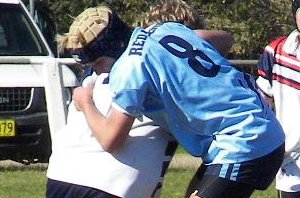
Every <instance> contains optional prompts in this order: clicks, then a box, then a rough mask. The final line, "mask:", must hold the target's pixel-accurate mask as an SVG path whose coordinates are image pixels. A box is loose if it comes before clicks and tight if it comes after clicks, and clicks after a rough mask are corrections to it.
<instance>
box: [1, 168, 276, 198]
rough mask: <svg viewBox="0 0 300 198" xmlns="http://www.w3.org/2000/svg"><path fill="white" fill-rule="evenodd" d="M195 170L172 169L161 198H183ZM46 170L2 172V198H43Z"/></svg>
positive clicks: (266, 197)
mask: <svg viewBox="0 0 300 198" xmlns="http://www.w3.org/2000/svg"><path fill="white" fill-rule="evenodd" d="M194 171H195V170H193V169H170V170H169V171H168V172H167V175H166V178H165V183H164V186H163V190H162V196H161V198H183V197H184V194H185V189H186V187H187V185H188V182H189V180H190V179H191V177H192V175H193V173H194ZM45 174H46V172H45V170H32V169H22V170H1V171H0V197H1V198H43V197H45V187H46V186H45V185H46V176H45ZM252 198H276V194H275V190H274V185H272V186H271V187H270V188H269V189H267V190H266V191H258V192H255V194H254V195H253V196H252Z"/></svg>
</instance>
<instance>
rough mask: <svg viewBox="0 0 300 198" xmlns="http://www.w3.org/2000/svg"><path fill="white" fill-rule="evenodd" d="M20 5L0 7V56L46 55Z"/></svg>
mask: <svg viewBox="0 0 300 198" xmlns="http://www.w3.org/2000/svg"><path fill="white" fill-rule="evenodd" d="M29 20H30V19H29V18H28V16H27V15H26V14H25V12H24V10H22V8H21V5H20V4H10V5H8V4H2V5H1V6H0V56H4V55H6V56H9V55H14V56H27V55H31V56H34V55H39V56H42V55H48V51H47V50H46V47H45V45H44V44H43V42H42V41H41V40H40V38H39V36H38V33H37V31H36V30H35V28H33V26H32V23H31V22H30V21H29Z"/></svg>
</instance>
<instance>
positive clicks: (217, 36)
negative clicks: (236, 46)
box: [195, 30, 234, 56]
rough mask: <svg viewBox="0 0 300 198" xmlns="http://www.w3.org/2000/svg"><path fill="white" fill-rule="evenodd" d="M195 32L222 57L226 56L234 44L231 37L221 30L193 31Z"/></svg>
mask: <svg viewBox="0 0 300 198" xmlns="http://www.w3.org/2000/svg"><path fill="white" fill-rule="evenodd" d="M195 32H196V33H197V35H198V36H200V37H201V38H203V39H204V40H206V41H208V42H209V43H210V44H211V45H213V46H214V47H215V48H216V49H217V50H218V51H219V52H220V53H221V54H222V55H223V56H227V54H228V53H229V51H230V49H231V47H232V45H233V43H234V40H233V38H232V36H231V35H230V34H229V33H228V32H226V31H223V30H195Z"/></svg>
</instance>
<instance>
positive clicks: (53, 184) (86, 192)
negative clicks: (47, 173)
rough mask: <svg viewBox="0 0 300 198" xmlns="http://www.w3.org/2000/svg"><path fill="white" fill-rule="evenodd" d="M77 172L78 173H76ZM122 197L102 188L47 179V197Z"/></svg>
mask: <svg viewBox="0 0 300 198" xmlns="http://www.w3.org/2000/svg"><path fill="white" fill-rule="evenodd" d="M74 174H76V173H74ZM58 197H59V198H74V197H76V198H120V197H117V196H115V195H112V194H109V193H107V192H104V191H102V190H98V189H95V188H90V187H86V186H81V185H75V184H70V183H66V182H61V181H56V180H52V179H49V178H48V180H47V189H46V198H58Z"/></svg>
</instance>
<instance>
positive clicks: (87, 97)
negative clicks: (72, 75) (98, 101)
mask: <svg viewBox="0 0 300 198" xmlns="http://www.w3.org/2000/svg"><path fill="white" fill-rule="evenodd" d="M73 101H74V106H75V108H76V110H77V111H84V108H85V107H86V106H88V105H90V104H92V103H93V86H87V87H77V88H75V89H74V90H73Z"/></svg>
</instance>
